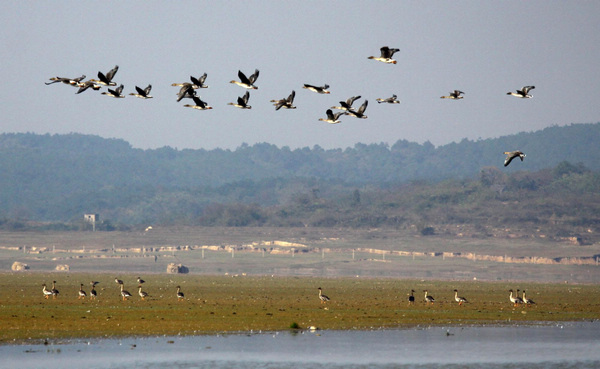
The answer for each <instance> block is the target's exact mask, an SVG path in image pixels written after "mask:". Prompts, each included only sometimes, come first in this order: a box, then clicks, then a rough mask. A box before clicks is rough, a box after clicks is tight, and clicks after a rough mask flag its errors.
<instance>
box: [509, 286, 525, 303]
mask: <svg viewBox="0 0 600 369" xmlns="http://www.w3.org/2000/svg"><path fill="white" fill-rule="evenodd" d="M508 292H510V296H508V299H509V300H510V302H512V303H513V306H517V305H519V304H522V303H523V300H521V298H520V297H519V290H517V294H516V296H513V292H514V291H513V290H508Z"/></svg>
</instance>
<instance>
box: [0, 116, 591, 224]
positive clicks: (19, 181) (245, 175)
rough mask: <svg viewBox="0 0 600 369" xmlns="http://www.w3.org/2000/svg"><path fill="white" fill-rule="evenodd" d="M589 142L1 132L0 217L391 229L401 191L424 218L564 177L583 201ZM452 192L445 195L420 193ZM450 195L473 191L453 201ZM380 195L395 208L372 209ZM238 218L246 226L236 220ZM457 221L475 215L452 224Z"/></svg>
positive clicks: (576, 138)
mask: <svg viewBox="0 0 600 369" xmlns="http://www.w3.org/2000/svg"><path fill="white" fill-rule="evenodd" d="M598 143H600V123H596V124H573V125H570V126H565V127H550V128H546V129H544V130H541V131H537V132H530V133H519V134H516V135H511V136H505V137H501V138H497V139H487V140H478V141H469V140H463V141H461V142H459V143H451V144H448V145H444V146H440V147H434V146H433V145H432V144H430V143H428V142H426V143H424V144H418V143H411V142H408V141H404V140H400V141H397V142H396V143H394V144H393V145H391V146H390V145H388V144H384V143H382V144H369V145H365V144H356V145H355V146H354V147H352V148H346V149H333V150H324V149H322V148H320V147H318V146H315V147H312V148H301V149H294V150H291V149H289V148H288V147H282V148H278V147H276V146H274V145H270V144H266V143H263V144H256V145H252V146H248V145H242V146H240V147H239V148H237V149H235V150H221V149H216V150H210V151H207V150H187V149H186V150H176V149H172V148H169V147H164V148H160V149H155V150H141V149H134V148H132V147H131V145H129V144H128V143H127V142H125V141H123V140H118V139H103V138H99V137H97V136H87V135H80V134H68V135H36V134H29V133H27V134H2V135H0V158H1V160H0V173H1V175H0V219H4V224H5V225H6V224H14V222H15V221H24V220H34V221H49V222H79V221H80V220H81V218H82V215H83V213H99V214H101V217H102V219H105V220H110V221H111V222H113V223H115V224H130V225H131V224H142V223H145V224H148V223H167V224H175V223H186V224H205V225H210V224H219V225H221V224H223V223H225V224H230V225H261V224H272V225H286V224H295V225H298V224H299V223H302V224H313V223H314V224H316V225H350V226H363V225H365V226H369V225H371V226H372V225H378V224H379V225H381V224H386V225H391V224H392V223H394V222H401V220H396V221H391V220H390V219H393V218H394V217H395V216H398V214H395V215H393V214H390V213H388V212H387V211H381V210H382V209H381V207H386V206H388V207H389V208H402V209H403V210H405V209H407V208H409V207H414V204H415V200H414V198H413V199H412V200H411V201H409V203H410V204H409V203H406V204H404V203H403V201H408V200H406V199H404V200H402V201H401V200H399V199H400V198H403V196H405V195H406V194H407V193H414V194H415V196H421V197H424V199H423V200H422V201H417V203H423V204H425V205H422V207H424V209H426V208H428V207H429V208H430V209H432V208H437V207H438V206H439V205H440V204H447V201H446V200H444V199H447V197H448V196H450V198H451V199H453V198H455V197H456V196H458V197H459V198H461V199H463V200H464V201H467V200H466V199H470V200H469V201H467V202H468V203H475V202H476V201H474V199H473V198H470V196H474V194H476V195H477V196H479V198H481V196H483V197H490V198H493V197H502V196H507V191H512V190H518V191H517V192H519V191H520V192H522V191H533V192H535V193H536V196H538V195H539V196H543V194H546V195H550V194H552V193H556V192H553V191H559V190H560V191H567V192H568V191H570V187H568V186H567V187H565V186H564V184H562V185H561V183H562V182H561V181H563V182H564V181H566V180H567V179H565V178H568V180H569V181H575V182H576V183H575V184H576V185H577V186H579V187H580V188H584V189H580V192H581V193H583V194H588V191H595V193H592V195H595V194H597V193H598V187H597V186H598V177H597V174H596V172H598V171H599V170H600V147H599V145H598ZM516 149H519V150H522V151H523V152H525V153H526V154H527V157H526V158H525V161H523V162H521V161H519V160H516V161H514V162H513V163H511V165H510V166H508V167H503V161H504V155H503V154H502V153H503V152H504V151H508V150H516ZM561 168H562V169H561ZM557 171H558V172H560V171H564V172H565V173H563V174H564V175H565V176H566V177H564V178H563V174H560V175H559V174H557V173H558V172H557ZM573 176H577V178H578V179H576V177H573ZM444 183H445V184H444ZM450 183H451V185H450ZM442 184H443V185H442ZM440 186H441V187H440ZM561 186H562V187H561ZM450 188H452V189H453V190H452V191H451V193H453V194H452V195H449V194H444V195H443V196H442V197H441V198H439V197H436V196H433V195H432V194H429V195H426V193H427V191H433V192H432V193H437V192H439V191H442V189H450ZM460 188H471V189H472V192H471V193H470V194H463V195H458V194H459V193H461V191H462V190H460ZM416 189H419V191H426V192H423V193H420V194H419V192H414V191H416ZM442 192H443V191H442ZM520 192H519V193H520ZM390 197H391V198H394V199H395V200H389V201H388V200H386V201H388V202H389V204H388V205H386V203H385V201H384V202H382V198H386V199H389V198H390ZM579 197H580V198H581V196H579ZM536 198H537V197H536ZM538 200H539V201H543V200H542V199H541V198H539V199H538ZM452 201H454V200H450V203H453V202H452ZM461 201H462V200H461ZM548 201H551V200H548ZM592 203H593V201H592ZM344 204H346V205H348V204H350V205H348V206H354V209H359V208H357V206H358V205H359V204H360V211H359V213H360V214H363V215H361V216H363V218H364V219H362V220H361V216H359V215H358V214H357V215H356V216H353V217H352V219H351V220H349V219H346V218H347V215H348V216H349V214H353V212H352V211H350V210H349V209H346V210H345V214H344V216H338V217H337V218H335V219H333V218H331V217H323V219H322V220H320V221H318V220H316V217H318V216H319V214H322V213H323V212H324V210H323V207H324V206H326V208H327V209H329V211H339V210H342V209H344V208H343V206H342V205H344ZM317 205H318V206H317ZM334 205H335V206H334ZM346 205H344V206H346ZM409 205H410V206H409ZM314 206H317V207H316V208H314V209H313V208H312V207H314ZM441 212H442V213H443V211H441ZM243 214H244V215H243ZM379 214H383V215H379ZM407 214H408V213H407ZM236 215H240V217H242V218H244V219H238V220H234V218H235V216H236ZM242 215H243V216H242ZM467 215H473V212H472V211H469V212H467V213H466V214H463V215H461V217H462V216H467ZM406 216H408V215H405V216H404V217H406ZM429 216H431V215H429ZM411 221H413V219H411ZM11 222H13V223H11ZM390 222H391V223H390Z"/></svg>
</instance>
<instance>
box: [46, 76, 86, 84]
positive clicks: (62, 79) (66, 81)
mask: <svg viewBox="0 0 600 369" xmlns="http://www.w3.org/2000/svg"><path fill="white" fill-rule="evenodd" d="M84 79H85V74H84V75H82V76H81V77H77V78H65V77H52V78H50V81H52V82H44V83H45V84H46V85H51V84H54V83H58V82H62V83H64V84H67V85H71V86H77V85H79V83H80V82H81V81H82V80H84Z"/></svg>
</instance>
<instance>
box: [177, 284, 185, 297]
mask: <svg viewBox="0 0 600 369" xmlns="http://www.w3.org/2000/svg"><path fill="white" fill-rule="evenodd" d="M183 296H184V295H183V292H181V287H180V286H177V301H183Z"/></svg>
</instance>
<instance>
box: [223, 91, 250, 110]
mask: <svg viewBox="0 0 600 369" xmlns="http://www.w3.org/2000/svg"><path fill="white" fill-rule="evenodd" d="M248 99H250V91H246V93H245V94H244V96H241V97H240V96H238V98H237V103H232V102H230V103H227V105H233V106H235V107H236V108H240V109H252V107H251V106H250V105H248Z"/></svg>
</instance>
